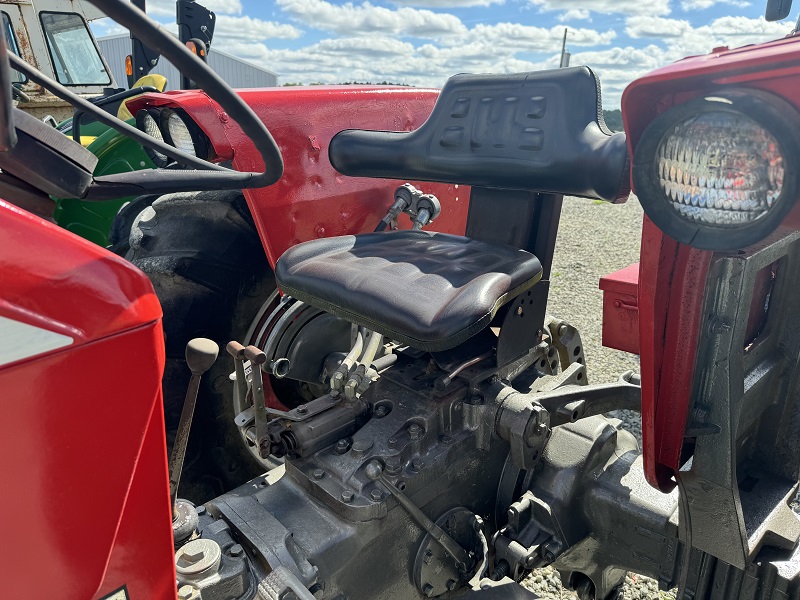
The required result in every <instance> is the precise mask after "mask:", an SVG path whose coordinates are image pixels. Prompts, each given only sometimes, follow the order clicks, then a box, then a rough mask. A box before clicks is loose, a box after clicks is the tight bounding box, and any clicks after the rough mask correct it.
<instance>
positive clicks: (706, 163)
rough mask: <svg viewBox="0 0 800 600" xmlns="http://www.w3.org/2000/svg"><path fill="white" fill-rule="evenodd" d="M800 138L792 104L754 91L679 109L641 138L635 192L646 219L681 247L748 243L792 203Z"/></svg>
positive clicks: (775, 222) (764, 232)
mask: <svg viewBox="0 0 800 600" xmlns="http://www.w3.org/2000/svg"><path fill="white" fill-rule="evenodd" d="M798 134H800V116H799V115H798V113H797V111H796V110H795V109H794V107H792V106H791V105H788V104H787V103H786V102H785V101H783V100H781V99H780V98H777V97H773V96H771V95H768V94H764V93H761V92H758V91H756V90H752V91H751V90H748V91H747V92H732V93H728V94H726V95H724V96H709V97H706V98H701V99H698V100H695V101H691V102H688V103H686V104H683V105H679V106H677V107H676V108H673V109H671V110H669V111H668V112H666V113H664V114H663V115H661V116H660V117H658V118H657V119H655V120H654V121H653V122H652V123H651V124H650V126H649V127H648V128H647V129H646V130H645V132H644V134H643V135H642V138H641V140H640V141H639V143H638V145H637V147H636V153H635V156H634V164H633V183H634V188H635V191H636V193H637V195H638V196H639V200H640V202H641V203H642V207H643V208H644V210H645V213H646V214H647V216H648V217H649V218H650V219H651V220H652V221H653V222H654V223H655V224H656V225H657V226H658V227H659V228H660V229H661V230H662V231H664V232H665V233H666V234H667V235H669V236H670V237H672V238H674V239H676V240H678V241H679V242H683V243H685V244H690V245H692V246H694V247H697V248H703V249H708V250H733V249H737V248H742V247H744V246H749V245H750V244H753V243H755V242H757V241H759V240H761V239H763V238H764V237H766V236H767V235H769V233H771V232H772V231H773V230H774V229H775V228H776V227H777V226H778V225H779V224H780V222H781V221H782V220H783V218H784V217H785V216H786V213H787V212H788V211H789V210H790V209H791V207H792V206H793V205H794V202H795V199H796V179H797V168H796V163H797V160H798V154H797V152H798V149H800V142H798V139H797V135H798Z"/></svg>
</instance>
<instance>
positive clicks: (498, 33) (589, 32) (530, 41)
mask: <svg viewBox="0 0 800 600" xmlns="http://www.w3.org/2000/svg"><path fill="white" fill-rule="evenodd" d="M563 36H564V28H563V27H560V26H556V27H551V28H549V29H547V28H544V27H532V26H530V25H522V24H520V23H498V24H496V25H483V24H479V25H476V26H475V27H474V28H473V29H470V30H469V33H468V34H467V36H466V39H468V40H470V41H473V42H482V41H483V42H485V43H486V44H488V46H489V48H488V51H489V52H492V50H491V48H504V49H506V48H508V49H514V50H516V51H518V52H523V51H529V52H530V51H538V52H556V51H558V52H560V51H561V41H562V39H563ZM616 37H617V34H616V33H615V32H614V31H613V30H611V29H609V30H608V31H605V32H600V31H596V30H594V29H575V28H573V29H570V30H569V36H568V37H567V42H568V44H569V45H570V46H606V45H608V44H610V43H611V41H612V40H613V39H614V38H616Z"/></svg>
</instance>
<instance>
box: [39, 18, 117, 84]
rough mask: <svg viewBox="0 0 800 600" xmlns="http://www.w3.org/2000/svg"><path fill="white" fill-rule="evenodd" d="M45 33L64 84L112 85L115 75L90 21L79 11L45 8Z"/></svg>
mask: <svg viewBox="0 0 800 600" xmlns="http://www.w3.org/2000/svg"><path fill="white" fill-rule="evenodd" d="M39 18H40V19H41V21H42V29H43V30H44V37H45V39H46V40H47V49H48V50H49V51H50V59H51V60H52V61H53V68H54V70H55V73H56V79H58V82H59V83H61V84H63V85H108V84H110V83H111V78H110V77H109V75H108V72H107V71H106V67H105V65H104V64H103V59H102V58H100V52H99V51H98V50H97V46H96V45H95V43H94V38H92V35H91V34H90V33H89V28H88V27H87V26H86V21H84V20H83V17H81V16H80V15H78V14H76V13H54V12H42V13H40V16H39Z"/></svg>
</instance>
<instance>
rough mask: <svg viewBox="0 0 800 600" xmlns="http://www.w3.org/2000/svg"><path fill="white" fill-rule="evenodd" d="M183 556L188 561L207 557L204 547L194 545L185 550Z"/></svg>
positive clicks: (192, 561) (197, 560)
mask: <svg viewBox="0 0 800 600" xmlns="http://www.w3.org/2000/svg"><path fill="white" fill-rule="evenodd" d="M183 557H184V559H185V560H186V562H188V563H196V562H200V561H201V560H203V559H204V558H205V557H206V553H205V552H204V551H203V549H202V548H196V547H194V546H192V547H189V548H186V549H185V550H184V551H183Z"/></svg>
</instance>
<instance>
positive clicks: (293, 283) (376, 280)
mask: <svg viewBox="0 0 800 600" xmlns="http://www.w3.org/2000/svg"><path fill="white" fill-rule="evenodd" d="M275 276H276V278H277V280H278V285H279V286H280V288H281V289H282V290H283V292H285V293H286V294H289V295H290V296H293V297H295V298H297V299H299V300H302V301H304V302H307V303H308V304H311V305H312V306H316V307H318V308H321V309H323V310H326V311H328V312H330V313H332V314H334V315H337V316H339V317H342V318H343V319H347V320H348V321H351V322H353V323H357V324H359V325H363V326H365V327H367V328H369V329H371V330H373V331H377V332H378V333H381V334H383V335H385V336H388V337H389V338H391V339H393V340H396V341H398V342H401V343H404V344H408V345H409V346H412V347H414V348H418V349H420V350H425V351H429V352H440V351H442V350H447V349H449V348H453V347H455V346H457V345H459V344H461V343H462V342H465V341H466V340H468V339H469V338H470V337H472V336H473V335H475V334H476V333H478V332H479V331H480V330H481V329H483V328H484V327H486V326H487V325H488V324H489V322H490V321H491V320H492V317H494V315H495V313H496V312H497V310H498V309H499V308H500V307H501V306H502V305H503V304H505V303H506V302H508V301H510V300H512V299H513V298H515V297H516V296H518V295H519V294H520V293H522V292H524V291H525V290H527V289H528V288H530V287H532V286H533V285H534V284H535V283H536V282H537V281H539V279H541V277H542V265H541V264H540V263H539V259H538V258H536V257H535V256H534V255H533V254H530V253H529V252H526V251H524V250H519V249H517V248H513V247H511V246H505V245H502V244H493V243H488V242H481V241H478V240H473V239H470V238H466V237H460V236H456V235H449V234H445V233H435V232H429V231H396V232H392V233H369V234H364V235H358V236H352V235H348V236H341V237H332V238H324V239H319V240H313V241H310V242H305V243H303V244H298V245H297V246H294V247H293V248H290V249H289V250H287V251H286V252H285V253H284V254H283V256H281V258H280V260H278V264H277V265H276V267H275Z"/></svg>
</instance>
